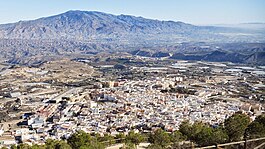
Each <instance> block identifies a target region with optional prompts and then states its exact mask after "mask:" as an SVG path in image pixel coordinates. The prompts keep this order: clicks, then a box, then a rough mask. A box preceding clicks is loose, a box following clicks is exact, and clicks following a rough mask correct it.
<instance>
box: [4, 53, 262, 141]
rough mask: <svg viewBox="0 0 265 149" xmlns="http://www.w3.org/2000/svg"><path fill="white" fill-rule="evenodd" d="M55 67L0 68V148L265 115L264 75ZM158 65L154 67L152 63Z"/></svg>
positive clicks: (207, 67)
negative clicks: (74, 135) (76, 134)
mask: <svg viewBox="0 0 265 149" xmlns="http://www.w3.org/2000/svg"><path fill="white" fill-rule="evenodd" d="M112 59H113V63H111V62H108V63H104V62H102V63H93V61H90V60H86V61H74V60H67V59H66V60H60V61H52V62H47V63H44V64H42V65H40V66H38V67H26V66H12V67H10V66H6V65H1V69H2V70H1V72H0V101H1V102H0V109H1V112H0V140H1V145H4V146H8V145H11V144H16V143H19V142H23V143H28V144H42V143H44V142H45V140H47V139H48V138H51V139H62V138H68V137H69V136H70V135H71V134H72V133H74V132H76V131H78V130H83V131H85V132H89V133H92V132H95V133H99V134H102V135H103V134H105V133H109V134H111V135H116V134H118V133H125V134H126V133H128V132H129V131H130V130H134V131H135V132H151V131H152V130H154V129H156V128H158V127H160V128H163V129H165V130H166V131H168V132H173V131H174V130H178V127H179V125H180V124H181V122H182V121H185V120H189V121H190V122H191V123H193V122H196V121H201V122H204V123H207V124H210V125H211V126H213V127H214V126H218V125H221V124H222V123H223V122H224V120H225V119H226V118H228V117H229V116H231V115H232V114H234V113H235V112H238V111H242V112H244V113H246V114H248V115H249V116H250V117H251V119H252V120H254V119H255V117H256V116H258V115H260V114H262V113H264V112H265V108H264V99H265V79H264V78H265V67H264V66H246V65H242V64H240V65H239V64H233V63H227V62H222V63H221V62H201V61H171V60H161V59H157V58H144V57H134V58H133V57H125V58H124V59H125V60H127V61H128V62H141V63H142V64H143V65H138V64H132V65H130V66H129V65H123V64H117V63H115V59H117V58H115V57H114V58H112ZM155 62H157V63H155Z"/></svg>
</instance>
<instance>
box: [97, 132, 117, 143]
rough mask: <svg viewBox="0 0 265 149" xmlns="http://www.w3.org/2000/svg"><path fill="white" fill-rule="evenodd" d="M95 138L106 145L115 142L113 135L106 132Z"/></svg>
mask: <svg viewBox="0 0 265 149" xmlns="http://www.w3.org/2000/svg"><path fill="white" fill-rule="evenodd" d="M97 140H98V141H99V142H105V143H104V144H108V145H111V144H114V143H115V140H114V137H113V136H111V135H108V134H104V136H103V137H99V138H97Z"/></svg>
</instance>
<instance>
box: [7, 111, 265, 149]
mask: <svg viewBox="0 0 265 149" xmlns="http://www.w3.org/2000/svg"><path fill="white" fill-rule="evenodd" d="M258 137H265V115H261V116H258V117H257V118H256V119H255V121H253V122H251V123H250V118H249V117H248V116H247V115H245V114H242V113H236V114H234V115H232V116H231V117H229V118H228V119H226V121H225V122H224V124H223V126H218V127H213V126H210V125H207V124H204V123H202V122H195V123H193V124H191V123H189V122H188V121H184V122H183V123H182V124H181V125H180V128H179V131H175V132H172V133H168V132H166V131H165V130H162V129H157V130H156V131H154V132H153V133H150V134H140V133H135V132H133V131H131V132H129V133H128V134H127V135H124V134H118V135H116V136H111V135H108V134H105V135H104V136H100V135H99V134H94V133H93V134H88V133H85V132H83V131H78V132H76V133H74V134H73V135H72V136H71V137H70V138H68V139H66V140H51V139H49V140H47V141H46V143H45V144H44V145H32V146H30V145H27V144H19V145H18V146H15V145H13V146H11V149H103V148H105V147H106V146H108V145H112V144H116V143H124V144H125V145H124V147H123V148H124V149H133V148H136V146H137V145H139V144H140V143H141V142H149V143H150V145H149V146H148V148H149V149H164V148H180V146H181V147H182V148H184V146H185V144H183V141H186V142H194V143H195V144H196V145H197V146H207V145H214V144H221V143H225V142H233V141H239V140H242V139H250V138H258ZM180 142H182V144H180ZM188 144H190V143H188ZM186 145H187V144H186ZM189 147H190V146H189ZM4 148H5V147H3V148H2V149H4Z"/></svg>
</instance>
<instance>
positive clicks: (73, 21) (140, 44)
mask: <svg viewBox="0 0 265 149" xmlns="http://www.w3.org/2000/svg"><path fill="white" fill-rule="evenodd" d="M264 43H265V24H262V23H252V24H241V25H229V26H228V25H216V26H196V25H192V24H188V23H184V22H180V21H178V22H175V21H160V20H153V19H146V18H143V17H135V16H130V15H112V14H107V13H103V12H96V11H79V10H75V11H68V12H65V13H62V14H58V15H54V16H50V17H44V18H39V19H36V20H29V21H19V22H16V23H9V24H2V25H0V62H1V61H7V62H10V63H19V64H29V63H38V62H42V61H45V60H51V59H56V58H58V57H64V56H70V57H73V58H75V57H77V56H80V55H81V56H84V55H89V54H91V53H93V54H95V53H99V52H106V51H107V52H121V51H122V52H128V53H131V54H132V55H134V53H133V51H135V50H140V51H142V50H143V51H145V49H151V50H153V54H152V55H150V54H149V55H148V56H152V57H163V56H169V53H171V54H172V53H173V56H172V58H174V59H178V58H179V59H189V60H208V61H232V62H246V63H253V64H265V60H264V59H263V57H264V53H262V52H264V51H265V45H264ZM161 49H163V50H162V51H161ZM164 49H166V51H165V50H164ZM214 51H221V53H220V52H214ZM201 52H204V56H203V57H198V56H197V55H198V53H199V55H202V54H201ZM205 52H206V53H205ZM222 52H224V53H222ZM140 53H141V54H143V56H144V55H145V54H146V53H145V52H140ZM231 53H232V54H231ZM261 53H262V54H261ZM138 54H139V53H138ZM147 54H148V53H147ZM209 54H210V55H209ZM260 55H262V56H260ZM228 57H230V58H228ZM233 57H234V58H233Z"/></svg>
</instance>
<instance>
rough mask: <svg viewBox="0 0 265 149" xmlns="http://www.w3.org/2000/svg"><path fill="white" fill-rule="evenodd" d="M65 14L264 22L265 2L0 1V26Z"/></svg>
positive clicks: (165, 0)
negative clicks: (73, 11)
mask: <svg viewBox="0 0 265 149" xmlns="http://www.w3.org/2000/svg"><path fill="white" fill-rule="evenodd" d="M68 10H87V11H101V12H106V13H112V14H129V15H135V16H143V17H146V18H152V19H159V20H173V21H183V22H187V23H192V24H237V23H249V22H265V0H0V24H3V23H9V22H17V21H19V20H31V19H36V18H39V17H45V16H51V15H54V14H59V13H63V12H66V11H68Z"/></svg>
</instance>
